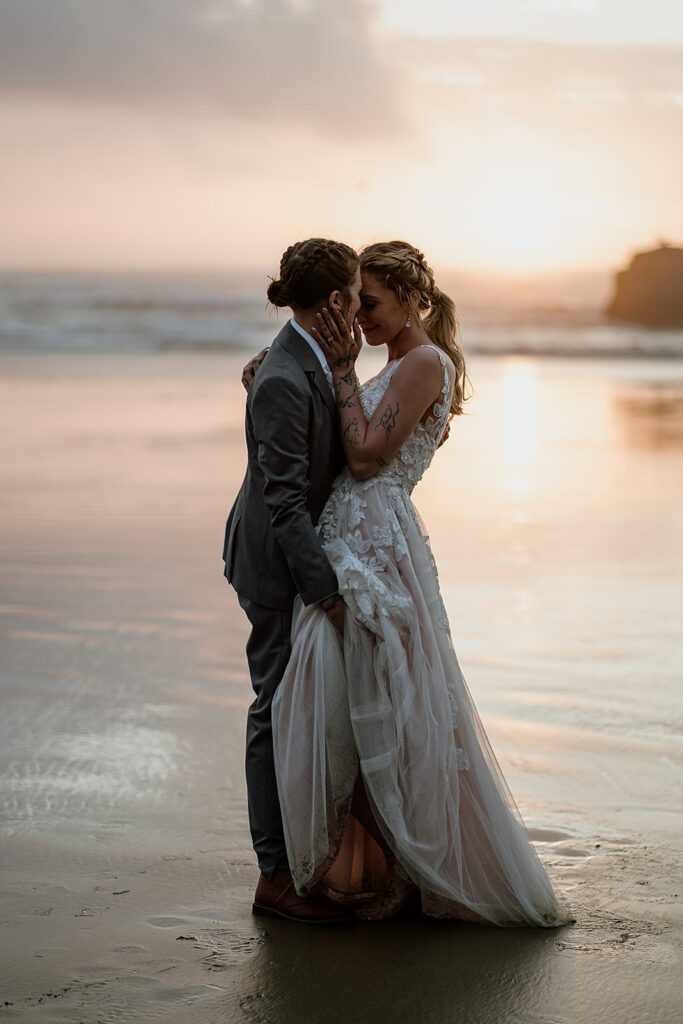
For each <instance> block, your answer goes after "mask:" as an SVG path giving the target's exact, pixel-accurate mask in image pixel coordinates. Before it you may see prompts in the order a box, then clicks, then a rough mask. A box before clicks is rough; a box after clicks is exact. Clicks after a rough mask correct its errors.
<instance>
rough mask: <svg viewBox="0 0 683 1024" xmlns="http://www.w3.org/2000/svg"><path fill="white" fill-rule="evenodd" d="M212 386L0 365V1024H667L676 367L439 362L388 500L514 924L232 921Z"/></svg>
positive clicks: (66, 361) (222, 452)
mask: <svg viewBox="0 0 683 1024" xmlns="http://www.w3.org/2000/svg"><path fill="white" fill-rule="evenodd" d="M364 359H365V360H366V362H365V367H366V371H365V372H366V373H370V372H372V365H371V360H370V359H369V358H367V357H365V356H364ZM241 363H242V359H241V358H240V357H239V356H230V355H221V356H218V355H207V354H204V355H189V354H180V353H173V354H166V355H163V356H161V355H140V356H131V355H125V356H112V355H104V354H83V355H76V354H64V353H61V354H54V355H48V356H46V355H37V354H36V355H32V356H30V357H29V356H5V357H3V363H2V366H1V367H0V410H1V411H0V416H1V418H2V420H3V437H4V438H5V449H4V459H3V463H2V468H1V470H0V484H1V486H2V495H3V501H2V510H1V512H0V516H1V519H2V535H1V538H0V553H1V575H0V657H1V659H2V691H1V692H2V709H3V714H2V719H1V721H0V760H1V764H2V836H3V839H2V883H1V904H0V925H1V927H0V949H1V953H2V955H1V966H0V1018H2V1017H5V1018H6V1019H8V1020H15V1019H16V1020H21V1021H33V1020H35V1021H55V1022H56V1021H60V1022H61V1021H86V1022H88V1024H92V1022H97V1021H105V1022H110V1021H111V1022H117V1021H132V1020H136V1021H137V1020H153V1019H163V1020H165V1021H169V1022H176V1021H177V1022H184V1021H202V1022H209V1024H213V1022H216V1024H218V1022H223V1021H225V1022H232V1021H247V1022H249V1021H252V1022H263V1024H270V1022H278V1024H280V1022H283V1024H285V1022H287V1021H292V1022H294V1021H296V1022H299V1021H302V1020H306V1021H312V1022H315V1021H321V1022H322V1021H326V1022H327V1021H330V1022H334V1021H345V1022H346V1021H354V1022H359V1024H365V1022H366V1021H367V1022H368V1024H369V1022H373V1024H374V1022H376V1021H384V1020H391V1021H392V1022H393V1021H396V1022H406V1024H415V1022H434V1024H441V1022H443V1024H447V1022H448V1024H455V1022H467V1024H477V1022H480V1021H481V1022H483V1021H486V1022H487V1024H488V1022H491V1021H501V1022H506V1024H507V1022H508V1021H510V1022H517V1021H518V1022H520V1024H522V1022H523V1024H537V1022H538V1024H540V1022H553V1024H575V1022H576V1024H593V1022H595V1024H599V1022H605V1024H612V1022H614V1024H616V1022H619V1024H624V1022H625V1024H628V1022H633V1024H649V1022H663V1024H667V1022H669V1021H671V1022H673V1021H674V1020H678V1019H679V1016H680V998H679V992H678V990H677V978H678V972H679V967H678V964H679V962H680V953H681V911H680V896H681V895H682V893H681V889H680V885H681V856H680V853H678V852H677V851H678V850H680V831H681V830H680V825H681V817H680V806H681V800H680V764H681V743H680V697H679V692H680V665H681V660H682V659H681V655H682V653H683V652H682V647H683V643H682V641H681V636H680V593H681V570H682V568H683V565H682V563H683V543H681V541H682V540H683V537H682V536H681V532H682V531H681V519H680V509H681V507H682V503H683V502H682V499H683V411H682V410H683V404H682V400H683V363H678V364H676V363H666V362H664V361H655V362H650V363H648V362H646V361H638V362H635V361H633V362H632V361H616V362H614V363H610V362H608V361H604V362H603V361H597V360H595V361H589V360H561V359H557V360H545V361H538V360H537V361H534V360H532V359H520V358H509V359H493V358H491V359H486V358H479V359H478V360H472V364H471V376H472V378H473V380H474V383H475V388H476V395H475V398H474V399H473V400H472V402H471V403H470V412H469V415H468V416H466V417H463V418H461V419H460V420H457V421H455V423H454V424H453V427H452V434H451V438H450V440H449V442H448V444H447V445H446V446H444V448H442V450H441V451H440V452H439V453H438V455H437V459H436V460H435V463H434V466H433V467H432V470H431V471H430V473H429V474H428V476H427V478H426V479H425V480H424V481H423V482H422V483H421V484H420V486H419V488H418V490H417V491H416V494H415V501H416V504H417V506H418V508H419V510H420V512H421V514H422V516H423V518H424V520H425V522H426V524H427V526H428V528H429V530H430V533H431V536H432V545H433V548H434V552H435V555H436V558H437V562H438V565H439V569H440V576H441V584H442V589H443V592H444V598H445V601H446V606H447V609H448V612H449V616H450V619H451V626H452V630H453V636H454V642H455V645H456V648H457V650H458V655H459V659H460V662H461V665H462V667H463V670H464V672H465V675H466V677H467V679H468V683H469V685H470V689H471V690H472V693H473V696H474V699H475V701H476V702H477V705H478V707H479V710H480V712H481V715H482V718H483V720H484V724H485V726H486V728H487V730H488V732H489V735H490V738H491V740H492V744H493V747H494V750H495V751H496V753H497V756H498V758H499V760H500V762H501V766H502V768H503V771H504V772H505V774H506V777H507V779H508V782H509V784H510V787H511V789H512V791H513V793H514V795H515V797H516V799H517V801H518V804H519V806H520V809H521V811H522V814H523V815H524V818H525V820H526V822H527V825H528V827H529V830H530V834H531V837H532V839H533V840H534V841H535V842H536V844H537V849H538V851H539V854H540V856H541V857H542V859H543V860H544V862H545V863H546V864H547V866H548V870H549V871H550V873H551V876H552V878H553V881H554V883H555V885H556V886H557V888H558V890H559V891H560V893H561V894H562V896H563V897H564V898H565V899H566V900H567V902H569V904H570V905H571V907H572V909H573V911H574V913H575V915H576V917H577V924H576V925H575V926H573V927H567V928H563V929H560V930H553V931H543V932H536V931H533V930H530V929H515V930H509V931H508V930H505V931H498V930H494V929H488V928H478V927H473V926H469V925H460V924H455V923H437V922H433V921H429V920H426V919H422V918H419V917H405V918H401V919H399V920H396V921H394V922H389V923H385V924H383V925H376V926H374V927H373V926H360V927H355V928H351V929H340V930H333V929H326V930H320V929H308V928H305V927H296V926H290V925H287V924H285V923H281V922H277V921H270V920H268V921H265V920H259V919H256V918H252V916H251V913H250V909H251V898H252V894H253V887H254V884H255V881H256V877H257V871H256V867H255V863H254V859H253V855H252V852H251V848H250V842H249V835H248V827H247V817H246V802H245V789H244V781H243V772H242V760H243V744H244V740H243V733H244V720H245V715H246V709H247V707H248V705H249V702H250V688H249V682H248V677H247V672H246V663H245V659H244V654H243V649H244V643H245V641H246V637H247V629H246V624H245V620H244V618H243V615H242V613H241V611H240V609H239V607H238V605H237V602H236V599H235V596H234V594H233V593H232V592H231V591H230V590H229V588H228V587H227V585H226V584H225V582H224V580H223V579H222V576H221V569H222V565H221V562H220V550H221V545H222V533H223V526H224V521H225V514H226V512H227V509H228V507H229V505H230V503H231V500H232V498H233V496H234V493H235V492H236V489H237V487H238V485H239V481H240V479H241V475H242V469H243V464H244V455H243V442H242V418H243V404H244V397H243V392H242V391H241V387H240V385H239V367H240V366H241Z"/></svg>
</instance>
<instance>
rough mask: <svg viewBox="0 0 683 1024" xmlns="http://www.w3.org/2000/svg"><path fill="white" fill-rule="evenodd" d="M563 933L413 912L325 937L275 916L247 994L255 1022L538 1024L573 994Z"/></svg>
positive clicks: (244, 1002) (249, 1013) (252, 967)
mask: <svg viewBox="0 0 683 1024" xmlns="http://www.w3.org/2000/svg"><path fill="white" fill-rule="evenodd" d="M558 934H561V930H560V932H554V933H553V934H549V933H543V932H535V931H533V930H531V929H515V930H514V933H513V932H506V931H497V930H491V929H488V928H480V927H477V926H466V925H457V924H453V923H445V922H437V921H428V920H426V919H424V918H421V917H412V916H410V915H407V916H405V917H402V918H400V919H398V920H396V921H394V922H391V923H389V922H387V923H385V924H383V925H377V926H375V927H372V926H358V927H353V926H352V927H351V928H344V929H335V930H334V931H333V930H332V929H328V930H327V931H326V932H325V933H324V935H321V934H320V932H318V933H317V934H316V933H315V931H314V930H312V929H304V928H302V929H300V932H297V934H296V941H292V934H291V928H288V926H287V925H286V924H284V923H282V924H280V923H279V922H273V923H272V924H269V926H268V928H267V929H266V930H265V931H264V934H263V946H262V948H261V949H260V950H259V952H258V954H257V955H256V957H255V958H254V961H253V963H252V964H251V965H250V969H249V974H250V976H251V978H252V986H253V987H252V990H251V991H250V992H246V993H245V994H244V995H243V997H242V999H241V1008H242V1010H243V1011H244V1014H245V1017H246V1019H247V1020H248V1021H254V1022H257V1021H258V1022H264V1024H265V1022H266V1021H273V1022H275V1021H278V1022H285V1021H286V1022H292V1024H294V1022H295V1021H298V1022H301V1021H306V1022H307V1024H318V1022H319V1024H323V1022H325V1024H332V1022H339V1024H342V1022H344V1024H347V1022H349V1021H378V1022H379V1021H391V1022H392V1024H421V1022H427V1021H439V1022H444V1024H446V1022H448V1024H450V1022H453V1021H462V1022H463V1024H464V1022H465V1021H474V1020H476V1021H482V1022H483V1021H501V1022H506V1024H507V1022H512V1021H516V1020H519V1021H520V1022H521V1021H522V1020H523V1021H524V1022H525V1024H526V1022H534V1021H541V1020H548V1019H553V1020H557V1019H562V1018H561V1017H560V1018H558V1017H557V1016H556V1013H557V1011H558V1010H561V1008H562V1006H563V1005H566V1004H567V1002H568V1001H569V997H570V991H571V979H570V974H569V972H568V964H567V963H566V962H565V961H564V960H563V959H562V958H560V957H558V956H557V955H555V954H556V947H555V944H556V941H557V937H558Z"/></svg>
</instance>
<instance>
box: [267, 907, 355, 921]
mask: <svg viewBox="0 0 683 1024" xmlns="http://www.w3.org/2000/svg"><path fill="white" fill-rule="evenodd" d="M251 912H252V914H255V915H256V916H257V917H278V918H280V920H281V921H290V922H291V923H292V924H313V925H316V924H317V925H341V924H358V919H357V918H356V917H330V918H315V919H313V918H305V917H292V915H291V914H287V913H285V912H284V911H282V910H275V909H274V908H273V907H262V906H260V905H259V904H258V903H253V904H252V907H251Z"/></svg>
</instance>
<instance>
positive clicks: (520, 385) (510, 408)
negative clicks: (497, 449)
mask: <svg viewBox="0 0 683 1024" xmlns="http://www.w3.org/2000/svg"><path fill="white" fill-rule="evenodd" d="M501 390H502V402H501V416H502V424H501V426H502V430H503V444H502V455H503V460H504V463H505V489H506V491H507V492H508V493H509V494H512V495H515V496H518V497H523V496H524V495H527V494H528V493H529V492H530V491H532V490H533V489H534V487H535V483H536V480H535V469H536V458H537V453H538V451H537V450H538V381H537V377H536V370H535V367H534V364H533V363H531V362H528V361H526V360H522V359H513V360H510V361H509V362H508V363H507V364H506V366H505V369H504V371H503V377H502V380H501ZM518 513H519V515H522V516H523V511H522V510H518Z"/></svg>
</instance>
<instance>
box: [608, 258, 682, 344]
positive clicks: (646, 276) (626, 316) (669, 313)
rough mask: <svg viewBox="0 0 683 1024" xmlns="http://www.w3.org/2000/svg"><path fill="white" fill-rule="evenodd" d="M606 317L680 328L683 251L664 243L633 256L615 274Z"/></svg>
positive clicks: (652, 325) (650, 325) (651, 325)
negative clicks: (625, 266)
mask: <svg viewBox="0 0 683 1024" xmlns="http://www.w3.org/2000/svg"><path fill="white" fill-rule="evenodd" d="M605 314H606V315H607V316H608V317H610V318H611V319H613V320H629V321H631V322H633V323H638V324H646V325H647V326H648V327H683V249H677V248H675V247H673V246H671V245H669V244H668V242H663V243H661V244H660V246H659V248H658V249H652V250H651V251H650V252H639V253H636V255H635V256H634V257H633V259H632V260H631V263H630V266H629V267H628V269H626V270H621V271H619V272H618V273H617V275H616V281H615V290H614V296H613V298H612V300H611V302H610V303H609V304H608V305H607V307H606V308H605Z"/></svg>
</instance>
